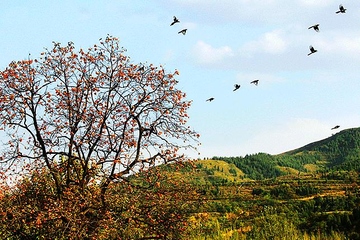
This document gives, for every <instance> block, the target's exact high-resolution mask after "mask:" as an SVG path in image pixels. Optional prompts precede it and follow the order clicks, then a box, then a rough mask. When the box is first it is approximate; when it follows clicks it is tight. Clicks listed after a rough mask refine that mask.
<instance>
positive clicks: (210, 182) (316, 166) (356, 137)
mask: <svg viewBox="0 0 360 240" xmlns="http://www.w3.org/2000/svg"><path fill="white" fill-rule="evenodd" d="M359 158H360V128H353V129H347V130H343V131H341V132H339V133H337V134H335V135H333V136H331V137H329V138H327V139H324V140H321V141H318V142H314V143H311V144H308V145H306V146H304V147H301V148H298V149H295V150H292V151H288V152H285V153H282V154H278V155H270V154H267V153H257V154H251V155H246V156H244V157H241V156H239V157H218V156H217V157H213V159H207V160H198V161H196V162H195V165H196V168H195V169H194V170H193V171H191V170H190V169H189V168H188V170H189V171H190V172H188V173H185V172H184V173H182V178H184V177H185V178H187V179H188V181H190V182H191V183H192V184H194V186H197V188H198V192H200V193H201V194H202V195H203V197H204V199H205V200H206V202H205V204H204V205H203V206H202V207H201V208H199V209H198V210H197V211H196V213H193V214H192V215H191V217H190V218H189V221H190V222H189V227H190V228H189V236H190V238H189V239H197V240H204V239H219V240H220V239H259V240H260V239H301V240H303V239H313V240H320V239H329V240H340V239H341V240H342V239H360V231H359V229H360V187H359V185H360V179H359V170H360V159H359Z"/></svg>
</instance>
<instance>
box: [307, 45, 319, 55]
mask: <svg viewBox="0 0 360 240" xmlns="http://www.w3.org/2000/svg"><path fill="white" fill-rule="evenodd" d="M309 48H310V53H308V56H310V55H311V54H313V53H316V52H317V50H316V49H315V48H314V47H313V46H311V45H310V46H309Z"/></svg>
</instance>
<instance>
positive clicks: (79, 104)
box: [0, 36, 199, 221]
mask: <svg viewBox="0 0 360 240" xmlns="http://www.w3.org/2000/svg"><path fill="white" fill-rule="evenodd" d="M53 45H54V46H53V48H51V49H45V51H44V52H42V53H41V57H39V58H38V59H28V60H22V61H13V62H11V63H10V64H9V66H8V67H7V68H6V69H4V70H3V71H0V118H1V122H0V130H1V131H2V132H4V133H6V140H5V144H6V147H5V148H4V149H3V152H2V153H1V156H0V161H1V164H0V166H1V172H2V173H3V174H2V176H6V178H7V180H9V181H15V180H17V179H21V178H19V176H34V174H35V175H36V176H38V174H40V175H41V174H45V175H46V179H47V180H46V181H44V182H43V184H48V185H49V186H50V187H49V188H50V189H48V190H49V192H51V194H50V195H51V198H52V199H53V200H54V201H62V200H64V199H68V194H69V191H72V192H73V193H74V192H76V194H75V195H76V196H87V195H88V192H89V191H91V189H93V186H94V185H96V186H98V188H97V190H96V191H97V192H96V194H95V195H96V196H97V197H98V198H99V199H98V200H99V202H100V203H101V204H100V206H97V208H99V209H102V212H103V213H105V212H106V211H107V210H108V209H107V208H108V206H109V202H108V199H106V196H108V194H107V191H108V189H109V186H110V185H111V184H113V183H119V182H123V181H127V179H128V177H129V176H130V175H132V174H134V173H138V172H142V171H145V170H147V169H149V168H151V167H154V166H156V165H159V164H167V163H171V162H179V161H180V162H181V161H183V160H186V159H187V158H186V156H185V155H183V154H181V152H182V149H184V148H196V147H195V144H197V143H198V141H197V138H198V137H199V134H198V133H196V132H195V131H193V130H192V129H191V128H190V127H189V126H188V125H187V119H188V115H187V110H188V108H189V107H190V105H191V101H187V100H185V97H186V95H185V93H183V92H182V91H180V90H178V89H176V84H177V83H178V81H177V80H176V79H175V76H176V75H178V74H179V72H178V71H177V70H175V71H174V73H166V72H165V70H164V68H163V67H162V66H160V67H155V66H154V65H152V64H142V63H140V64H133V63H131V62H130V58H129V57H128V56H126V55H125V52H126V51H125V49H123V48H121V47H120V46H119V40H118V39H117V38H115V37H112V36H107V37H106V38H105V39H104V40H102V39H100V44H98V45H94V46H93V47H91V48H89V49H88V50H86V51H85V50H83V49H80V50H79V51H76V50H75V46H74V43H72V42H69V43H68V44H67V45H65V46H62V45H61V44H60V43H55V42H54V44H53ZM30 178H31V177H30ZM69 189H70V190H69ZM74 189H75V190H74ZM89 189H90V190H89ZM85 199H86V198H85ZM64 221H65V220H64Z"/></svg>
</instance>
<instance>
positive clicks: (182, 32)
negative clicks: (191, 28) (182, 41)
mask: <svg viewBox="0 0 360 240" xmlns="http://www.w3.org/2000/svg"><path fill="white" fill-rule="evenodd" d="M186 31H187V29H186V28H185V29H183V30H181V31H180V32H178V33H179V34H180V33H181V34H182V35H185V34H186Z"/></svg>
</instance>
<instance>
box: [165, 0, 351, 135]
mask: <svg viewBox="0 0 360 240" xmlns="http://www.w3.org/2000/svg"><path fill="white" fill-rule="evenodd" d="M346 10H347V9H346V8H344V6H343V5H342V4H340V5H339V10H338V11H336V12H335V13H336V14H338V13H345V12H346ZM176 23H180V20H179V19H178V18H177V17H176V16H174V17H173V22H172V23H171V24H170V26H173V25H174V24H176ZM319 26H320V24H315V25H312V26H310V27H308V29H311V28H313V29H314V30H315V31H316V32H319V31H320V29H319ZM186 31H187V28H184V29H182V30H180V31H179V32H178V34H183V35H185V34H186ZM309 49H310V53H308V56H310V55H311V54H313V53H316V52H317V50H316V49H315V48H314V47H313V46H312V45H310V46H309ZM250 84H254V85H255V86H257V85H258V84H259V79H256V80H253V81H251V82H250ZM240 87H241V86H240V84H235V85H234V90H233V91H236V90H238V89H239V88H240ZM214 99H215V98H214V97H211V98H208V99H206V101H208V102H211V101H213V100H214ZM338 128H340V126H339V125H336V126H335V127H333V128H331V130H334V129H338Z"/></svg>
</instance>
